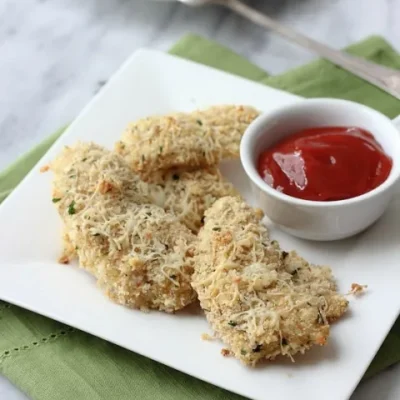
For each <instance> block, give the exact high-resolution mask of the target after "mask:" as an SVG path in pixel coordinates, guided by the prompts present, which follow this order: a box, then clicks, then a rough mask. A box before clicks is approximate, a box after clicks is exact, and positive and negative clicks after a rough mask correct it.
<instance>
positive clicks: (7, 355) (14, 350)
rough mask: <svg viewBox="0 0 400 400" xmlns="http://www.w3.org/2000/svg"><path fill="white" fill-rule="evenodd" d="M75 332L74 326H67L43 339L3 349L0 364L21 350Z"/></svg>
mask: <svg viewBox="0 0 400 400" xmlns="http://www.w3.org/2000/svg"><path fill="white" fill-rule="evenodd" d="M4 308H9V307H4ZM0 311H1V309H0ZM73 332H76V330H75V329H74V328H71V327H66V328H63V329H60V330H58V331H56V332H53V333H51V334H49V335H47V336H43V337H42V338H41V339H38V340H35V341H33V342H30V343H29V344H26V345H23V346H18V347H13V348H10V349H8V350H5V351H3V353H2V354H0V365H1V364H2V363H3V362H4V361H5V360H7V359H10V358H12V357H13V356H16V355H17V354H19V353H20V352H21V351H26V350H32V349H34V348H36V347H40V346H43V345H45V344H47V343H52V342H55V341H56V340H57V339H58V338H60V337H65V336H67V335H69V334H71V333H73Z"/></svg>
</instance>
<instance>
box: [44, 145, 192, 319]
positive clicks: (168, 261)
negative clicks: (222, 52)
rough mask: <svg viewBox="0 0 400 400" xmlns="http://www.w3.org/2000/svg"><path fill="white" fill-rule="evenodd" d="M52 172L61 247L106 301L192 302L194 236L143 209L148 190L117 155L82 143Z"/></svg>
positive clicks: (173, 306) (171, 219)
mask: <svg viewBox="0 0 400 400" xmlns="http://www.w3.org/2000/svg"><path fill="white" fill-rule="evenodd" d="M50 168H51V169H52V170H53V172H54V180H53V202H54V203H55V205H56V206H57V208H58V211H59V213H60V216H61V217H62V219H63V221H64V225H65V232H66V234H65V241H66V248H67V249H68V251H70V252H71V251H74V252H76V253H77V255H78V258H79V263H80V266H81V267H82V268H85V269H86V270H88V271H89V272H90V273H92V274H93V275H94V276H95V277H96V278H97V280H98V283H99V285H100V286H101V287H102V289H103V290H104V291H105V292H106V294H107V295H108V296H109V297H110V298H111V299H112V300H114V301H115V302H117V303H119V304H123V305H126V306H129V307H133V308H139V309H142V310H148V309H159V310H163V311H167V312H173V311H175V310H179V309H181V308H182V307H184V306H186V305H187V304H189V303H191V302H192V301H193V300H194V299H195V293H194V291H193V289H192V288H191V286H190V277H191V274H192V272H193V257H192V256H193V249H194V241H195V236H194V235H193V234H192V233H191V232H190V231H189V229H187V228H186V227H185V226H183V225H182V224H181V223H180V222H179V221H178V219H177V217H175V216H174V215H172V214H167V213H166V212H165V211H164V210H163V209H162V208H160V207H158V206H156V205H152V204H148V203H149V202H150V199H149V197H148V196H147V194H146V193H145V191H146V190H147V184H145V183H143V182H141V181H140V180H139V179H138V177H137V176H136V175H135V174H134V173H133V172H132V171H131V170H130V168H129V167H128V166H127V165H126V163H125V161H124V160H123V159H122V158H121V157H120V156H119V155H118V154H115V153H112V152H109V151H107V150H105V149H103V148H101V147H100V146H97V145H95V144H92V143H89V144H84V143H80V144H78V145H76V146H75V147H71V148H66V149H65V150H64V151H63V152H62V153H61V155H60V156H59V157H58V158H57V159H56V160H54V161H53V162H52V163H51V165H50Z"/></svg>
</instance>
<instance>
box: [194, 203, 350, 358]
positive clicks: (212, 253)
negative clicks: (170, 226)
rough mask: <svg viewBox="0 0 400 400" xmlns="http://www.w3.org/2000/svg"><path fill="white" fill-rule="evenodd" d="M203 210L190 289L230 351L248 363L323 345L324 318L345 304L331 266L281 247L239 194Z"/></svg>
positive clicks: (326, 329) (326, 332)
mask: <svg viewBox="0 0 400 400" xmlns="http://www.w3.org/2000/svg"><path fill="white" fill-rule="evenodd" d="M205 215H206V219H205V225H204V227H203V228H202V229H201V230H200V233H199V236H198V237H199V243H198V245H197V247H196V249H197V250H196V251H197V254H196V257H195V259H196V263H195V273H194V274H193V278H192V279H193V281H192V286H193V287H194V289H195V290H196V292H197V294H198V298H199V300H200V304H201V307H202V308H203V309H204V310H205V313H206V316H207V319H208V321H209V323H210V324H211V327H212V328H213V330H214V331H215V333H216V334H217V336H218V337H220V338H221V339H222V341H223V342H224V343H225V344H227V345H228V346H229V348H230V351H231V352H232V353H233V355H234V356H235V357H237V358H238V359H240V360H241V361H242V362H243V363H245V364H249V365H254V364H256V363H257V362H258V361H260V360H262V359H273V358H275V357H276V356H277V355H278V354H283V355H287V356H289V357H292V355H294V354H296V353H299V352H300V353H304V351H306V350H307V349H309V348H310V347H311V346H312V345H315V344H318V345H323V344H325V343H326V340H327V338H328V335H329V325H328V317H332V319H333V318H336V317H338V316H340V315H341V314H342V313H343V312H344V311H345V310H346V308H347V301H346V300H344V298H343V297H341V296H340V295H338V294H337V292H336V286H335V283H334V281H333V277H332V274H331V271H330V269H329V268H326V267H316V266H311V265H309V264H308V263H307V262H306V261H305V260H303V259H301V258H300V257H298V256H297V255H296V254H295V253H290V254H288V253H286V252H283V251H281V250H280V248H279V245H278V243H277V242H275V241H274V242H271V240H270V238H269V235H268V232H267V229H266V227H265V226H264V225H263V224H261V219H262V216H263V215H262V212H260V211H257V210H254V209H252V208H251V207H249V206H248V205H246V204H245V203H244V202H242V201H241V200H240V199H239V198H234V197H225V198H222V199H219V200H217V201H216V202H215V203H214V205H213V206H212V207H211V208H210V209H209V210H207V211H206V213H205Z"/></svg>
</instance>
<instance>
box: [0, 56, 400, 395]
mask: <svg viewBox="0 0 400 400" xmlns="http://www.w3.org/2000/svg"><path fill="white" fill-rule="evenodd" d="M294 101H299V98H298V97H296V96H293V95H290V94H288V93H284V92H281V91H278V90H274V89H270V88H268V87H265V86H262V85H259V84H256V83H252V82H250V81H247V80H244V79H241V78H237V77H234V76H231V75H228V74H225V73H223V72H219V71H216V70H213V69H211V68H207V67H204V66H201V65H197V64H195V63H191V62H188V61H184V60H181V59H179V58H175V57H172V56H169V55H166V54H162V53H158V52H153V51H148V50H142V51H139V52H137V53H135V54H134V55H133V56H132V57H131V58H130V59H129V60H128V61H127V62H126V63H125V64H124V66H123V67H122V68H121V69H120V70H119V71H118V72H117V73H116V74H115V75H114V77H113V78H112V79H111V80H110V81H109V83H108V84H107V85H106V86H105V87H104V89H103V90H102V91H101V92H100V93H99V94H98V95H97V96H96V97H95V98H94V99H93V101H92V102H91V103H90V104H89V105H88V106H87V107H86V108H85V109H84V111H83V112H82V114H81V115H80V116H79V118H77V119H76V121H75V122H74V123H73V124H72V125H71V126H70V127H69V129H68V130H67V131H66V132H65V133H64V135H63V136H62V137H61V138H60V139H59V140H58V141H57V143H56V144H55V145H54V146H53V147H52V148H51V149H50V150H49V152H48V153H47V154H46V155H45V157H44V158H43V159H42V161H41V162H40V163H39V164H40V165H43V164H45V163H46V162H48V161H49V160H51V159H53V157H54V156H55V155H56V154H57V153H58V152H59V151H60V149H61V147H62V146H63V145H65V144H73V143H74V142H76V141H77V140H78V139H79V140H86V141H88V140H93V141H96V142H98V143H99V144H102V145H105V146H107V147H109V148H111V147H112V145H113V143H114V142H115V141H116V140H117V139H118V138H119V136H120V134H121V132H122V130H123V129H124V128H125V126H126V125H127V123H128V122H130V121H132V120H135V119H137V118H139V117H143V116H146V115H149V114H157V113H166V112H169V111H176V110H183V111H185V110H191V109H195V108H198V107H205V106H209V105H213V104H222V103H242V104H250V105H253V106H255V107H257V108H259V109H261V110H270V109H271V108H273V107H276V106H280V105H282V104H285V103H290V102H294ZM223 171H224V173H225V175H226V176H227V177H228V179H231V180H232V182H233V183H234V184H235V185H236V186H237V187H238V189H239V190H240V191H241V192H242V193H243V194H244V195H245V197H246V198H247V199H248V200H249V201H251V200H252V199H251V193H250V191H249V187H248V182H247V179H246V177H245V176H244V173H243V171H242V169H241V166H240V163H239V161H237V162H233V163H229V164H227V165H224V166H223ZM50 181H51V175H50V174H44V175H43V174H40V173H39V165H38V166H36V167H35V168H34V169H33V170H32V171H31V172H30V173H29V175H28V176H27V177H26V178H25V179H24V181H23V182H22V183H21V184H20V185H19V187H18V188H17V189H16V190H15V191H14V192H13V193H12V194H11V196H9V198H8V199H7V200H6V201H5V202H4V203H3V204H2V206H1V207H0V221H1V225H0V298H1V299H3V300H6V301H9V302H11V303H14V304H17V305H19V306H22V307H24V308H27V309H29V310H32V311H35V312H37V313H40V314H43V315H46V316H48V317H50V318H53V319H55V320H59V321H62V322H64V323H67V324H69V325H71V326H74V327H76V328H79V329H81V330H83V331H86V332H89V333H91V334H93V335H96V336H99V337H101V338H103V339H106V340H108V341H110V342H113V343H116V344H118V345H120V346H122V347H125V348H127V349H129V350H132V351H134V352H137V353H140V354H142V355H144V356H147V357H150V358H152V359H154V360H157V361H159V362H161V363H164V364H166V365H169V366H171V367H173V368H176V369H178V370H181V371H183V372H186V373H187V374H190V375H193V376H195V377H197V378H200V379H203V380H205V381H208V382H211V383H213V384H215V385H218V386H221V387H223V388H226V389H228V390H231V391H233V392H237V393H239V394H242V395H244V396H247V397H250V398H254V399H270V398H273V399H274V400H284V399H289V398H296V399H297V400H303V399H304V400H313V399H315V400H316V399H325V400H329V399H334V400H338V399H346V398H348V397H349V396H350V395H351V393H352V391H353V390H354V388H355V387H356V385H357V383H358V382H359V380H360V379H361V377H362V375H363V373H364V371H365V370H366V368H367V367H368V365H369V363H370V361H371V360H372V358H373V356H374V355H375V353H376V352H377V350H378V348H379V346H380V345H381V343H382V341H383V340H384V338H385V336H386V335H387V333H388V331H389V329H390V327H391V326H392V324H393V322H394V321H395V319H396V317H397V315H398V313H399V310H400V290H399V284H398V282H399V279H398V278H399V277H400V268H399V261H398V260H399V258H400V247H399V244H398V243H399V237H400V235H399V233H400V196H397V197H396V198H395V200H394V202H393V203H392V204H391V206H390V209H389V210H388V211H387V212H386V214H385V215H384V216H383V218H382V219H381V220H380V221H379V222H378V223H377V224H375V225H374V226H373V227H372V228H371V229H369V230H368V231H367V232H365V233H363V234H361V235H359V236H357V237H355V238H353V239H351V240H344V241H340V242H335V243H315V242H307V241H303V240H299V239H295V238H292V237H290V236H288V235H286V234H284V233H282V232H280V231H279V230H277V229H274V227H273V226H271V231H272V236H273V237H274V238H276V239H278V240H280V241H281V244H282V246H283V247H284V248H286V249H297V250H298V251H299V253H300V254H302V255H304V256H305V257H306V258H307V259H309V260H310V261H312V262H315V263H322V264H330V265H331V266H332V268H333V270H334V274H335V276H336V277H337V278H338V282H339V285H340V289H341V291H342V292H345V291H347V290H348V289H349V288H350V285H351V283H352V282H358V283H362V284H368V285H369V289H368V293H367V294H366V295H364V296H363V297H362V298H360V299H356V300H354V301H351V305H350V312H349V314H348V316H346V317H345V318H344V319H343V320H342V321H339V322H338V323H337V324H336V325H335V326H334V328H333V330H332V336H331V340H330V342H329V344H328V345H327V346H326V347H325V348H315V349H313V350H312V351H310V352H309V353H307V354H306V355H305V356H298V357H296V362H295V363H291V362H290V361H289V360H286V359H285V360H278V361H276V362H272V363H268V364H266V365H265V366H262V367H259V368H255V369H250V368H246V367H244V366H242V365H241V364H240V363H239V362H238V361H236V360H234V359H231V358H224V357H222V356H221V354H220V351H219V350H220V348H221V347H222V344H221V343H217V342H212V343H211V342H205V341H202V340H201V339H200V335H201V334H202V333H203V332H209V328H208V325H207V322H206V320H205V318H204V317H203V315H201V314H200V313H197V314H196V313H193V314H192V313H190V312H183V313H180V314H178V315H167V314H162V313H158V312H151V313H149V314H144V313H141V312H139V311H135V310H130V309H127V308H124V307H121V306H118V305H116V304H113V303H111V302H110V301H109V300H107V299H106V297H104V296H103V294H102V293H101V291H99V290H98V289H97V288H96V285H95V281H94V279H93V278H92V277H91V276H89V275H88V274H87V273H85V271H83V270H79V269H78V268H75V267H65V266H62V265H59V264H57V262H56V260H57V258H58V255H59V254H60V251H61V240H60V228H61V224H60V221H59V218H58V215H57V213H56V210H55V208H54V206H53V205H52V203H51V200H50V196H51V195H50ZM396 278H397V279H396ZM71 294H73V295H71ZM105 319H106V320H107V322H105ZM160 332H162V334H160ZM188 354H190V357H188Z"/></svg>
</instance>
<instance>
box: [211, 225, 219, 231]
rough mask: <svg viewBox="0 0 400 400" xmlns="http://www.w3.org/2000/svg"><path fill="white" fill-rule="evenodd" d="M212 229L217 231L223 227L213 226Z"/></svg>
mask: <svg viewBox="0 0 400 400" xmlns="http://www.w3.org/2000/svg"><path fill="white" fill-rule="evenodd" d="M212 230H213V231H215V232H221V228H219V227H218V226H215V227H214V228H212Z"/></svg>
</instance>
